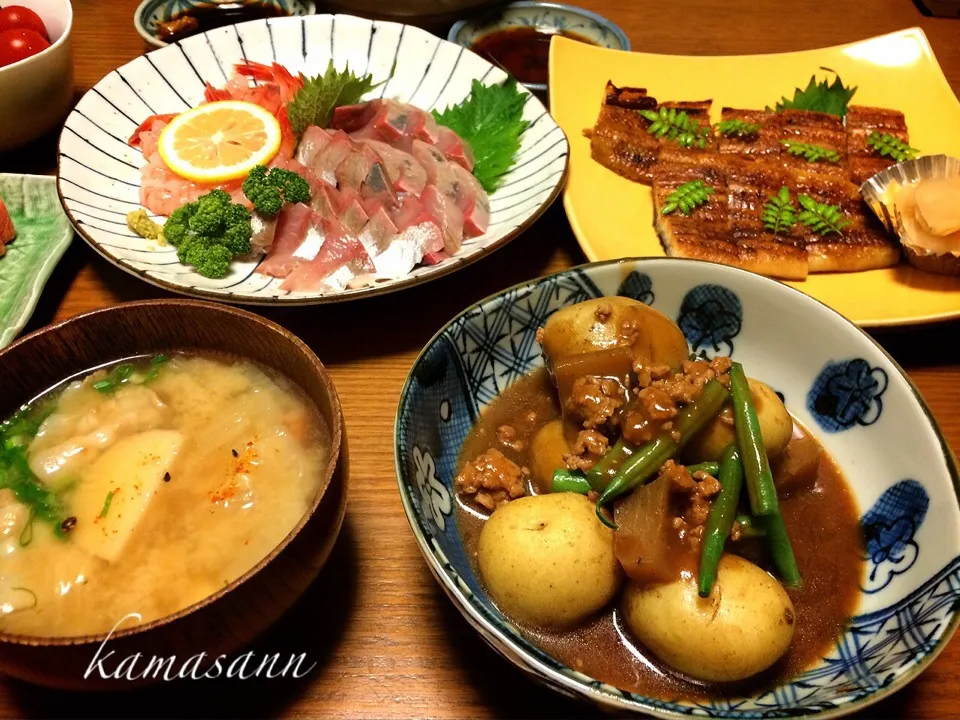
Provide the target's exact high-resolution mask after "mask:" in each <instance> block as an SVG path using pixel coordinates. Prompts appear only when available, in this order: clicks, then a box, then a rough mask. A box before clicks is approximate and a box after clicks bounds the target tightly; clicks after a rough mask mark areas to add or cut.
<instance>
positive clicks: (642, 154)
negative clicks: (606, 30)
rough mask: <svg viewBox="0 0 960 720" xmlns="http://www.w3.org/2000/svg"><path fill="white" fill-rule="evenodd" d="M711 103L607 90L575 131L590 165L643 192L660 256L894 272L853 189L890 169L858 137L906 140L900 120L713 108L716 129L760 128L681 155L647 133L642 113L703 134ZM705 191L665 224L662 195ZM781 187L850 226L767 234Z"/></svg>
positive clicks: (788, 273)
mask: <svg viewBox="0 0 960 720" xmlns="http://www.w3.org/2000/svg"><path fill="white" fill-rule="evenodd" d="M711 104H712V103H711V101H709V100H707V101H700V102H671V103H666V102H665V103H658V102H657V100H656V99H655V98H653V97H651V96H650V95H648V94H647V92H646V90H644V89H642V88H619V87H616V86H615V85H613V84H612V83H607V87H606V90H605V96H604V102H603V105H602V106H601V109H600V115H599V118H598V119H597V123H596V125H595V126H594V127H593V128H592V129H589V130H586V131H585V133H584V134H585V135H587V137H589V138H590V148H591V154H592V156H593V158H594V160H596V161H597V162H599V163H601V164H602V165H604V166H606V167H608V168H609V169H611V170H613V171H614V172H616V173H617V174H619V175H622V176H623V177H625V178H627V179H629V180H633V181H634V182H639V183H642V184H645V185H652V187H653V200H654V224H655V227H656V229H657V232H658V233H659V235H660V238H661V240H662V241H663V245H664V248H665V249H666V252H667V255H669V256H671V257H687V258H696V259H701V260H711V261H714V262H721V263H724V264H727V265H734V266H737V267H742V268H744V269H747V270H751V271H753V272H757V273H760V274H763V275H769V276H773V277H778V278H783V279H790V280H802V279H804V278H805V277H806V276H807V274H808V273H817V272H852V271H858V270H869V269H874V268H883V267H889V266H891V265H895V264H896V263H897V262H898V261H899V259H900V250H899V247H898V246H897V244H896V242H895V241H894V240H893V239H891V238H889V237H888V236H887V235H886V233H885V232H884V230H883V228H882V226H881V225H880V224H879V223H878V222H876V220H875V219H874V218H873V216H872V215H871V214H870V213H869V210H868V208H867V207H866V206H865V205H864V204H863V201H862V199H861V197H860V194H859V187H858V184H859V183H861V182H863V181H864V180H865V179H866V178H868V177H870V176H871V175H872V174H874V173H875V172H878V171H879V170H882V169H883V168H885V167H887V166H889V165H890V164H892V163H893V161H892V160H891V159H889V158H886V157H879V156H877V155H876V154H875V153H873V152H872V151H871V148H870V147H869V145H868V144H867V138H868V137H869V135H870V134H871V133H872V132H874V131H878V132H882V133H889V134H890V135H893V136H894V137H897V138H899V139H901V140H903V141H904V142H907V141H908V139H909V138H908V135H907V128H906V123H905V121H904V118H903V114H902V113H899V112H896V111H892V110H885V109H881V108H868V107H859V106H851V107H850V108H849V111H848V113H847V117H846V122H844V120H842V119H841V118H839V117H836V116H833V115H829V114H826V113H818V112H810V111H804V110H784V111H781V112H773V111H764V110H739V109H733V108H723V110H722V112H721V119H722V120H736V119H739V120H742V121H744V122H746V123H751V124H753V125H755V126H758V127H759V129H758V130H757V132H755V133H753V134H751V135H750V136H748V137H736V136H733V137H725V136H723V135H716V134H714V133H713V132H709V133H708V134H707V136H706V139H705V143H704V147H699V146H698V145H694V146H692V147H681V146H680V145H678V144H677V143H676V142H674V141H672V140H669V139H666V138H658V137H655V136H654V135H652V134H651V133H650V132H648V127H649V126H650V120H648V119H647V118H645V117H644V116H643V115H642V114H641V113H640V112H638V111H641V110H658V109H659V108H661V107H666V108H676V109H678V110H684V111H685V112H686V113H687V116H688V117H689V118H690V120H691V121H693V122H695V123H696V124H697V125H698V126H699V127H700V128H703V129H706V128H709V127H710V118H709V114H710V108H711ZM784 141H787V142H793V143H805V144H809V145H816V146H818V147H820V148H824V149H826V150H828V151H832V152H833V153H835V154H836V158H838V160H839V161H838V162H809V161H807V160H806V159H805V158H803V157H798V156H796V155H793V154H791V153H790V152H789V151H788V148H787V147H786V146H785V145H784ZM696 180H701V181H702V182H703V183H704V184H705V185H709V186H710V187H712V188H713V190H714V193H713V194H712V195H711V196H710V198H709V200H708V201H707V202H706V203H705V204H703V205H701V206H700V207H698V208H697V209H696V211H695V212H693V213H691V214H690V215H684V214H682V213H671V214H665V213H664V212H662V211H663V208H664V204H665V202H664V201H665V199H666V197H667V196H668V195H669V194H670V193H671V192H673V191H674V190H676V189H677V188H678V187H679V186H681V185H683V184H684V183H688V182H692V181H696ZM782 187H787V188H789V189H790V191H791V193H792V194H794V195H798V194H804V195H808V196H809V197H811V198H813V199H814V200H815V201H817V202H819V203H826V204H829V205H836V206H839V207H840V209H841V210H842V211H843V213H844V215H845V216H846V218H847V219H848V220H849V221H850V224H849V225H848V226H847V227H845V228H844V230H843V232H842V233H839V234H837V233H832V234H829V235H818V234H816V233H813V232H811V231H810V230H809V228H807V227H806V226H805V225H803V224H801V223H795V224H794V225H793V226H792V227H791V228H790V229H788V230H786V231H784V232H781V233H778V234H774V233H771V232H769V231H767V229H766V228H765V226H764V223H763V220H762V213H763V208H764V205H765V204H766V202H767V201H768V199H769V198H770V197H771V196H773V195H776V193H777V192H778V191H779V190H780V189H781V188H782Z"/></svg>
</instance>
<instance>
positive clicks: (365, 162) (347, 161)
mask: <svg viewBox="0 0 960 720" xmlns="http://www.w3.org/2000/svg"><path fill="white" fill-rule="evenodd" d="M378 162H380V157H379V156H378V155H377V154H376V153H375V152H374V151H373V149H372V148H371V147H370V146H368V145H364V144H362V143H359V144H357V146H356V148H355V149H354V150H353V152H351V153H350V154H349V155H348V156H347V157H346V158H344V160H343V162H341V163H340V164H339V165H338V166H337V170H336V176H337V187H338V188H339V189H340V190H343V189H344V188H353V189H359V188H360V186H361V185H362V184H363V182H364V181H365V180H366V179H367V175H368V174H369V173H370V170H371V169H372V168H373V166H374V165H376V164H377V163H378Z"/></svg>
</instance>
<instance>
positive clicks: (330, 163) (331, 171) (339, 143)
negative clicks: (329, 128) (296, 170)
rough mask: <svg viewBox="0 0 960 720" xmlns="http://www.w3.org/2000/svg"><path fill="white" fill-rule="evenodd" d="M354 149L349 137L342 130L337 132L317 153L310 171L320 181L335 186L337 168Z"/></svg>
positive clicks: (354, 145)
mask: <svg viewBox="0 0 960 720" xmlns="http://www.w3.org/2000/svg"><path fill="white" fill-rule="evenodd" d="M355 147H356V144H355V143H354V142H353V140H351V139H350V136H349V135H347V134H346V133H345V132H343V131H342V130H337V131H336V133H334V134H333V136H332V137H331V138H330V142H329V143H327V145H326V146H325V147H324V148H323V149H322V150H320V152H318V153H317V155H316V157H315V158H314V160H313V167H312V168H311V169H312V170H313V172H314V173H316V175H317V177H319V178H320V179H321V180H324V181H326V182H328V183H330V184H331V185H336V183H337V166H338V165H340V163H342V162H343V161H344V160H346V159H347V157H348V156H349V155H350V153H352V152H353V150H354V148H355Z"/></svg>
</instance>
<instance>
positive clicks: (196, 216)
mask: <svg viewBox="0 0 960 720" xmlns="http://www.w3.org/2000/svg"><path fill="white" fill-rule="evenodd" d="M230 205H231V202H230V195H229V194H228V193H226V192H224V191H223V190H211V191H210V192H208V193H207V194H206V195H201V196H200V197H198V198H197V202H196V209H195V210H194V212H193V216H192V217H191V218H190V229H191V230H193V232H195V233H198V234H200V235H219V234H221V233H222V232H223V231H224V229H225V227H226V222H227V212H228V208H229V207H230Z"/></svg>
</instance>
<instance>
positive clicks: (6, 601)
mask: <svg viewBox="0 0 960 720" xmlns="http://www.w3.org/2000/svg"><path fill="white" fill-rule="evenodd" d="M0 441H2V450H0V488H2V489H0V632H6V633H13V634H22V635H35V636H46V637H66V636H79V635H87V634H95V633H104V632H108V631H109V630H111V629H112V628H113V627H114V626H115V625H116V624H117V623H118V622H119V621H120V620H121V619H122V618H124V617H125V616H128V615H129V614H131V613H137V614H139V615H140V620H139V622H141V623H148V622H151V621H153V620H157V619H159V618H162V617H165V616H167V615H170V614H172V613H176V612H178V611H180V610H182V609H184V608H187V607H189V606H190V605H192V604H194V603H196V602H198V601H200V600H202V599H204V598H205V597H207V596H209V595H211V594H213V593H215V592H217V591H218V590H219V589H221V588H222V587H224V586H225V585H227V584H229V583H231V582H232V581H233V580H235V579H237V578H238V577H240V576H241V575H243V574H244V573H245V572H247V571H248V570H250V569H251V568H253V567H254V566H255V565H256V564H257V563H259V562H260V561H261V560H262V559H263V558H264V557H266V556H267V555H268V554H269V553H270V552H271V551H272V550H273V549H274V548H275V547H276V546H277V545H278V544H279V543H280V542H281V541H282V540H283V539H284V537H286V536H287V534H288V533H289V532H290V531H291V530H292V529H293V528H294V526H295V525H296V524H297V523H298V522H299V521H300V519H301V518H302V517H303V515H304V513H306V511H307V509H308V508H309V507H310V505H311V504H312V501H313V499H314V498H315V497H316V494H317V492H318V490H319V488H320V485H321V483H322V482H323V479H324V477H325V474H324V468H325V467H326V463H327V461H328V459H329V454H330V445H331V435H330V430H329V428H328V427H327V426H326V425H325V423H324V421H323V418H322V417H321V416H320V414H319V412H318V411H317V409H316V407H315V406H314V405H313V403H311V402H310V401H309V400H308V399H307V398H305V397H304V396H303V394H302V392H301V391H300V390H299V389H298V388H297V387H296V386H294V385H293V384H292V383H290V382H289V381H287V380H286V379H284V378H282V377H278V376H276V375H274V374H268V373H267V372H265V371H264V370H263V369H261V368H260V367H258V366H257V365H255V364H253V363H251V362H248V361H244V360H237V359H233V358H228V357H220V356H196V355H182V354H174V355H171V356H169V357H167V356H155V357H153V358H140V359H136V360H133V361H127V362H123V363H120V364H115V365H113V366H110V367H105V368H101V369H98V370H96V371H94V372H90V373H88V374H86V375H85V376H84V377H80V378H78V379H73V380H71V381H68V382H66V383H64V384H62V385H60V386H58V387H56V388H54V389H52V390H51V391H49V392H47V393H46V394H45V395H43V396H42V397H40V398H38V399H37V400H36V401H34V402H33V403H31V404H30V405H29V406H27V407H25V408H23V409H22V410H21V411H20V412H18V413H17V414H15V415H14V416H13V417H11V418H9V419H8V420H7V421H6V422H4V423H3V425H2V426H0ZM136 622H137V621H136V620H135V619H128V620H126V621H125V622H124V623H123V625H122V627H124V628H126V627H129V626H131V625H133V624H136Z"/></svg>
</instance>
